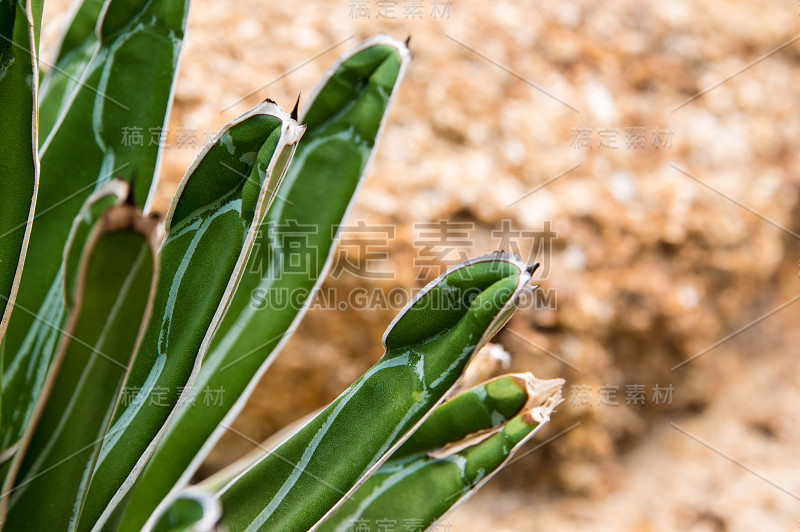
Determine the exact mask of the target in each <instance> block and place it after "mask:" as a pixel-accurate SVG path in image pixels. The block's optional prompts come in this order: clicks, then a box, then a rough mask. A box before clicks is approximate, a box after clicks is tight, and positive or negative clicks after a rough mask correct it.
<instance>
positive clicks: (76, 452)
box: [3, 198, 159, 531]
mask: <svg viewBox="0 0 800 532" xmlns="http://www.w3.org/2000/svg"><path fill="white" fill-rule="evenodd" d="M105 199H106V198H101V203H102V202H103V200H105ZM89 207H90V206H89ZM86 210H87V211H88V210H91V209H90V208H87V209H86ZM158 228H159V224H158V220H157V219H155V218H152V217H147V216H143V215H142V214H141V213H140V212H139V211H137V210H136V208H135V207H133V206H131V205H114V206H112V207H111V208H109V209H106V210H105V211H104V212H103V213H102V215H100V216H98V217H96V218H95V221H94V223H93V225H92V228H91V230H90V232H89V235H88V236H87V238H85V239H80V240H75V241H73V245H72V246H71V249H70V253H74V254H77V255H78V256H80V266H79V272H78V273H77V282H76V283H75V285H74V293H73V294H71V297H72V299H73V301H75V310H74V311H73V312H71V314H70V319H69V321H68V324H67V327H66V330H65V331H64V332H63V335H62V337H61V341H60V343H59V348H58V350H57V353H56V356H55V358H54V361H53V364H52V365H51V368H50V372H49V373H48V376H47V381H46V383H45V385H44V387H43V393H42V395H41V396H40V400H39V402H38V403H37V406H36V410H35V412H34V416H33V419H32V422H31V424H30V425H29V426H28V429H27V430H26V433H25V435H24V436H23V439H22V442H21V444H20V449H19V450H18V452H17V456H16V458H15V460H14V462H13V464H12V468H11V473H10V474H9V476H8V477H7V479H6V485H5V486H4V488H3V506H5V505H6V504H8V509H9V511H8V516H7V521H6V522H5V525H6V527H7V528H8V529H9V530H31V531H38V530H42V531H48V530H76V529H77V526H78V522H79V520H80V515H81V510H82V507H83V502H84V500H85V497H86V493H87V489H88V486H89V483H90V482H91V473H92V470H93V468H94V464H95V460H96V458H97V455H98V453H99V451H100V444H101V441H102V440H103V438H104V437H105V435H106V431H107V430H108V427H109V424H110V421H111V417H112V415H113V412H114V410H115V409H116V407H117V404H118V402H119V397H120V390H121V385H122V382H123V379H124V376H125V373H126V371H127V370H128V368H129V364H130V360H131V357H132V356H133V353H134V352H135V350H136V344H137V343H138V342H139V341H140V340H141V337H142V333H143V332H144V325H145V324H146V320H147V314H148V312H149V309H150V305H151V304H152V299H153V294H154V291H155V286H156V282H155V281H156V261H155V249H156V246H157V244H158V242H157V240H158V235H159V231H158ZM12 482H13V489H12V486H11V484H12ZM42 501H47V504H42Z"/></svg>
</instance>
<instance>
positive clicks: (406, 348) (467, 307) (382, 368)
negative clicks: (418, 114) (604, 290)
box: [220, 253, 531, 532]
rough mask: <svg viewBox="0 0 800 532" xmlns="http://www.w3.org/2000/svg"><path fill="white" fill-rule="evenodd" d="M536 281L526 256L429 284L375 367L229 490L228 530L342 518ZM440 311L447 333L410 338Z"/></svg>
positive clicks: (477, 264) (299, 526)
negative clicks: (338, 512)
mask: <svg viewBox="0 0 800 532" xmlns="http://www.w3.org/2000/svg"><path fill="white" fill-rule="evenodd" d="M529 281H530V272H529V271H528V269H527V267H526V265H525V264H523V263H522V262H521V261H520V260H519V258H518V257H516V256H514V255H510V254H504V253H492V254H489V255H485V256H483V257H479V258H477V259H473V260H471V261H467V262H465V263H462V264H460V265H458V266H456V267H454V268H453V269H451V270H449V271H448V272H446V273H445V274H444V275H442V276H440V277H439V278H437V279H436V280H434V281H433V282H431V283H430V284H429V285H428V286H427V287H426V288H425V289H424V290H423V291H422V292H421V293H420V294H418V295H417V296H416V297H415V299H414V300H413V301H412V302H411V303H409V305H408V306H407V307H406V308H405V309H404V310H403V311H401V313H400V314H399V315H398V316H397V318H396V319H395V321H394V322H393V323H392V325H390V326H389V329H388V330H387V332H386V334H385V335H384V346H385V347H386V353H385V355H384V356H383V357H382V358H381V359H380V360H379V361H378V363H377V364H375V365H374V366H373V367H372V368H371V369H370V370H368V371H367V372H366V373H365V374H364V375H363V376H362V377H361V378H359V379H358V380H357V381H356V382H355V383H354V384H353V385H351V386H350V388H348V389H347V390H346V391H345V392H344V393H342V395H340V396H339V397H338V398H337V399H336V400H335V401H334V402H333V403H332V404H331V405H330V406H329V407H327V408H326V409H325V410H323V412H322V413H320V414H319V415H318V416H316V417H315V418H314V419H313V420H312V421H310V422H309V423H308V424H307V425H306V426H305V427H303V428H302V429H301V430H300V431H299V432H298V433H297V434H295V435H294V436H292V437H291V438H290V439H289V440H287V441H286V442H285V443H283V444H282V445H281V446H279V447H278V448H277V449H276V450H274V451H273V452H271V453H270V454H268V455H267V456H265V457H264V458H263V459H262V460H261V461H260V462H258V463H257V464H255V465H254V466H253V467H252V468H250V469H249V470H248V471H247V472H245V473H244V474H243V475H241V476H240V477H238V478H237V479H236V480H234V481H233V482H232V483H230V484H229V485H228V486H226V487H225V488H224V489H223V490H222V493H221V496H220V497H221V500H222V504H223V510H224V511H223V524H224V525H225V526H227V527H228V529H229V530H231V531H240V530H247V531H248V532H251V531H255V530H282V531H294V530H296V531H305V530H309V529H310V528H311V527H313V526H314V525H315V524H316V523H317V522H319V521H320V520H321V519H322V518H324V517H325V516H326V515H327V514H328V513H329V512H332V511H334V510H335V509H336V507H337V506H338V505H339V504H341V502H342V501H343V500H344V498H345V497H346V495H347V493H348V492H350V491H352V490H354V489H355V487H356V486H357V484H358V482H359V481H361V480H362V479H363V478H365V477H366V476H367V475H369V474H370V473H371V472H372V471H374V469H375V468H377V467H378V466H379V465H380V463H381V462H382V461H383V460H385V459H386V458H387V457H388V456H389V454H390V453H391V452H392V451H393V450H394V449H395V448H396V447H397V446H399V445H400V444H401V443H402V441H403V440H404V439H405V438H406V437H407V436H408V435H409V434H410V433H411V432H412V431H413V429H414V428H415V427H416V426H417V425H418V424H419V423H421V422H422V421H423V420H424V419H425V417H426V416H427V415H428V414H429V413H430V412H431V411H432V410H433V409H434V408H435V407H436V406H437V405H438V404H439V403H440V402H441V401H442V400H443V398H444V397H445V396H446V394H447V392H448V391H449V390H450V389H451V388H452V387H453V386H455V385H456V384H457V382H458V380H459V379H460V378H461V375H462V372H463V370H464V369H465V368H466V366H467V364H469V362H470V360H471V359H472V357H473V355H474V354H475V353H476V351H477V350H478V349H479V348H480V347H481V346H482V345H484V344H485V343H486V342H487V341H488V340H489V339H490V338H491V337H492V336H493V335H494V334H495V333H496V332H497V330H499V328H500V327H502V326H503V324H505V322H506V321H507V320H508V319H509V318H510V317H511V314H512V313H513V312H514V310H515V309H516V305H517V304H518V301H519V297H520V296H521V294H522V293H523V292H526V291H528V290H530V289H531V288H530V285H529ZM442 308H446V309H448V325H447V326H446V327H444V328H442V329H438V330H427V331H426V334H425V335H419V334H417V335H413V334H408V333H409V331H408V328H407V320H409V319H410V320H416V319H420V318H423V316H424V315H427V316H428V317H429V318H430V319H431V320H434V319H435V317H436V315H437V314H438V313H440V312H441V309H442ZM400 333H403V334H402V335H401V334H400ZM400 340H402V341H400ZM398 341H400V342H399V343H398Z"/></svg>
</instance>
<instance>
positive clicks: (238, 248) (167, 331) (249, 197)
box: [84, 102, 303, 526]
mask: <svg viewBox="0 0 800 532" xmlns="http://www.w3.org/2000/svg"><path fill="white" fill-rule="evenodd" d="M302 131H303V130H302V128H301V127H300V126H298V125H297V123H296V122H295V121H294V120H292V119H291V118H290V117H289V115H288V114H287V113H285V112H284V111H282V110H281V109H280V108H279V107H278V106H277V105H276V104H274V103H272V102H264V103H262V104H261V105H259V106H257V107H256V108H254V109H253V110H251V111H250V112H248V113H246V114H245V115H243V116H241V117H240V118H238V119H236V120H234V121H233V122H231V123H230V124H229V125H228V126H226V127H225V128H224V129H223V130H222V131H221V132H220V133H219V134H218V135H217V137H216V138H215V139H214V140H213V141H212V143H210V144H209V145H208V146H207V147H206V148H205V149H204V150H203V152H202V153H201V154H200V156H199V157H198V159H197V161H196V162H195V164H194V165H192V167H191V168H190V169H189V171H188V172H187V174H186V176H185V177H184V180H183V181H182V182H181V185H180V186H179V189H178V195H177V196H176V199H175V201H174V202H173V205H172V207H171V208H170V213H169V214H168V216H167V220H166V225H167V237H166V240H165V242H164V245H163V246H162V248H161V250H160V251H159V265H160V271H161V277H160V281H159V285H158V288H157V290H156V298H155V303H154V306H153V314H152V317H151V319H150V323H149V324H148V327H147V331H146V333H145V336H144V340H143V342H142V346H141V348H140V349H139V352H138V353H137V357H136V361H135V364H134V366H133V368H132V370H131V373H130V375H129V377H128V379H127V381H126V384H125V386H126V390H127V391H128V392H130V393H129V395H130V396H131V398H130V401H129V402H128V404H126V405H124V408H121V409H120V410H119V412H118V413H117V415H116V417H115V420H114V425H113V427H112V432H113V435H112V436H111V437H110V438H108V439H107V440H106V441H105V442H104V444H103V449H102V451H101V454H100V457H99V459H98V464H97V469H96V473H95V479H96V480H95V482H94V483H93V484H92V487H91V490H90V492H89V496H88V499H87V503H86V509H85V512H84V513H85V516H84V521H85V522H86V523H90V525H88V526H92V525H91V524H93V523H98V522H99V523H100V524H102V523H104V522H105V521H106V520H107V519H108V518H109V516H110V515H111V513H112V512H113V511H114V509H115V508H116V505H117V504H118V503H119V501H121V500H122V498H123V497H124V496H125V494H126V493H127V491H128V490H129V489H130V487H131V486H132V484H133V482H134V481H135V480H136V478H137V476H138V475H139V473H140V472H141V471H142V468H143V467H144V464H145V463H146V462H147V461H148V460H149V458H150V456H151V454H152V453H153V451H154V449H155V446H156V444H157V443H158V442H159V440H160V438H161V437H162V436H163V433H164V432H165V430H166V429H165V426H166V424H168V422H170V420H171V419H173V418H174V414H172V412H173V409H174V408H175V406H176V405H177V404H178V403H179V402H180V401H181V400H182V399H181V398H182V397H183V398H184V399H183V400H191V394H192V389H193V384H194V379H195V378H196V376H197V372H198V371H199V368H200V362H201V361H202V358H203V355H204V354H205V352H206V350H207V349H208V346H209V345H210V342H211V338H213V335H214V331H215V330H216V328H217V326H218V324H219V321H220V320H221V319H222V315H223V314H224V312H225V310H226V309H227V307H228V303H229V301H230V298H231V296H232V294H233V291H234V290H235V289H236V286H237V284H238V280H239V278H240V276H241V274H242V269H243V268H244V265H245V263H246V260H247V257H248V256H249V254H250V250H251V248H252V245H253V241H254V238H255V234H256V231H257V229H258V226H259V225H260V223H261V220H262V219H263V217H264V216H265V214H266V212H267V210H268V209H269V207H270V206H271V205H272V202H273V201H274V200H275V198H276V192H277V189H278V186H279V184H280V182H281V180H282V179H283V177H284V175H285V171H286V166H287V165H288V162H289V160H290V159H291V155H292V153H293V152H294V149H295V147H296V144H297V141H298V140H299V138H300V136H301V134H302Z"/></svg>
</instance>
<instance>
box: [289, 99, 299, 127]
mask: <svg viewBox="0 0 800 532" xmlns="http://www.w3.org/2000/svg"><path fill="white" fill-rule="evenodd" d="M299 112H300V94H298V95H297V101H295V102H294V108H293V109H292V112H291V117H292V120H294V121H297V117H298V116H299Z"/></svg>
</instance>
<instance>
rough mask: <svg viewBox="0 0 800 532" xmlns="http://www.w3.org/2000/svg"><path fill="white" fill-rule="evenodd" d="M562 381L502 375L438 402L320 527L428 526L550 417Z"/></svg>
mask: <svg viewBox="0 0 800 532" xmlns="http://www.w3.org/2000/svg"><path fill="white" fill-rule="evenodd" d="M563 383H564V381H563V380H562V379H552V380H546V381H543V380H539V379H536V378H535V377H534V376H533V375H531V374H530V373H528V374H521V375H512V376H503V377H500V378H498V379H494V380H492V381H489V382H487V383H484V384H482V385H479V386H477V387H475V388H473V389H472V390H470V391H468V392H465V393H463V394H461V395H459V396H458V397H456V398H454V399H453V400H451V401H448V402H447V403H445V404H444V405H442V406H440V407H439V408H437V409H436V410H435V411H434V412H433V414H431V416H430V417H429V418H428V419H426V420H425V422H424V423H423V424H422V425H421V426H420V427H419V429H417V431H416V432H415V433H414V434H413V435H412V436H411V437H410V438H409V439H408V440H407V441H406V442H405V443H404V444H403V445H402V446H401V447H400V448H399V449H397V451H395V452H394V453H393V454H392V456H391V458H389V459H388V460H387V461H386V462H384V464H383V465H381V467H380V468H378V470H377V471H376V472H375V473H373V474H372V475H371V476H370V477H369V478H368V479H367V481H366V482H365V483H364V484H363V485H362V486H361V487H359V488H358V489H357V490H356V491H355V493H353V494H352V495H351V496H350V497H349V498H348V499H347V501H346V502H345V503H344V504H343V505H342V506H341V507H340V508H339V509H338V510H337V511H336V513H335V514H333V516H332V517H330V518H329V519H327V520H326V521H325V522H323V523H322V525H321V526H320V528H319V529H318V530H320V531H323V532H334V531H336V532H343V531H347V530H353V529H354V528H355V527H358V529H359V530H380V523H381V522H387V521H388V522H394V523H402V524H404V525H409V526H413V527H415V528H417V529H418V530H425V529H428V527H430V526H432V525H433V524H434V523H435V522H436V521H438V520H440V519H441V518H442V517H443V516H444V515H445V514H447V513H448V512H449V511H450V510H452V508H453V507H455V505H456V504H458V503H459V502H460V501H463V500H465V499H466V498H467V497H469V496H470V495H471V494H472V493H474V492H475V491H476V490H477V489H478V488H479V487H480V485H482V484H484V483H485V482H486V481H488V480H489V478H490V477H491V476H492V475H494V474H495V473H496V472H497V471H499V470H500V469H501V468H502V467H503V466H504V465H505V464H507V463H508V461H509V460H510V459H511V457H512V456H513V454H514V453H515V452H516V450H517V449H519V448H520V447H521V446H522V445H523V444H524V443H525V442H526V441H528V440H529V439H530V438H531V437H532V436H533V435H534V434H535V433H536V432H538V430H539V429H541V428H542V427H543V426H544V425H545V424H546V423H547V422H548V421H549V419H550V414H551V412H552V411H553V409H554V408H555V407H556V405H558V404H559V403H560V402H561V386H562V385H563Z"/></svg>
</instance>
